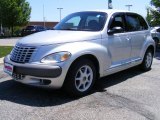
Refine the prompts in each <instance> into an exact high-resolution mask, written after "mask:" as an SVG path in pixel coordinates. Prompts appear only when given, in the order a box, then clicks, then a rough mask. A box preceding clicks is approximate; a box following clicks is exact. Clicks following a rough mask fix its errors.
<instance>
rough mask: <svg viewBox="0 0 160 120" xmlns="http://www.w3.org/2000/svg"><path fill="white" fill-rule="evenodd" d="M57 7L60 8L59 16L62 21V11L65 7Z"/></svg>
mask: <svg viewBox="0 0 160 120" xmlns="http://www.w3.org/2000/svg"><path fill="white" fill-rule="evenodd" d="M57 9H58V10H59V17H60V21H61V17H62V13H61V12H62V9H63V8H57Z"/></svg>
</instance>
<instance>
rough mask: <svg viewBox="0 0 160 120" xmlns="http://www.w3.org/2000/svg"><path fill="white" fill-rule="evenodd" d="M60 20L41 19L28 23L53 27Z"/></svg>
mask: <svg viewBox="0 0 160 120" xmlns="http://www.w3.org/2000/svg"><path fill="white" fill-rule="evenodd" d="M57 23H58V22H41V21H31V22H29V24H28V25H41V26H45V27H47V28H53V27H54V26H55V25H56V24H57Z"/></svg>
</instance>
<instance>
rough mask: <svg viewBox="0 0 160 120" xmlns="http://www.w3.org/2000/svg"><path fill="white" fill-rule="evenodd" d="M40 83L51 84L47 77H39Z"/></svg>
mask: <svg viewBox="0 0 160 120" xmlns="http://www.w3.org/2000/svg"><path fill="white" fill-rule="evenodd" d="M40 84H41V85H49V84H51V81H50V80H47V79H40Z"/></svg>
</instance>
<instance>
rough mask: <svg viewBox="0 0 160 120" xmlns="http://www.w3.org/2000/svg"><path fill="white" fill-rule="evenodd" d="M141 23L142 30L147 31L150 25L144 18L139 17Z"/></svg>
mask: <svg viewBox="0 0 160 120" xmlns="http://www.w3.org/2000/svg"><path fill="white" fill-rule="evenodd" d="M138 18H139V21H140V25H141V30H147V29H148V25H147V23H146V21H145V20H144V18H143V17H141V16H138Z"/></svg>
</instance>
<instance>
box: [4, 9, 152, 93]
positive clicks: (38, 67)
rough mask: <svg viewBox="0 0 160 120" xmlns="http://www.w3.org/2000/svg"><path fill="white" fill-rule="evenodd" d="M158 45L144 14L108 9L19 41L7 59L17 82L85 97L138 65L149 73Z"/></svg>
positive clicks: (73, 16)
mask: <svg viewBox="0 0 160 120" xmlns="http://www.w3.org/2000/svg"><path fill="white" fill-rule="evenodd" d="M154 52H155V42H154V40H153V39H152V37H151V35H150V28H149V26H148V24H147V23H146V21H145V20H144V19H143V17H141V16H140V15H138V14H136V13H132V12H126V11H117V10H106V11H85V12H77V13H73V14H70V15H69V16H67V17H65V18H64V19H63V20H62V21H61V22H60V23H59V24H58V25H56V26H55V28H54V30H50V31H44V32H40V33H35V34H33V35H30V36H27V37H24V38H22V39H21V40H19V41H18V42H17V44H16V46H15V47H14V48H13V50H12V52H11V53H10V54H9V55H8V56H6V57H5V59H4V71H5V72H6V73H8V74H9V75H10V76H12V77H13V79H14V80H15V81H17V82H21V83H24V84H28V85H32V86H38V87H50V88H55V89H58V88H61V87H63V88H64V89H65V90H66V92H68V93H70V95H74V96H82V95H86V94H87V93H88V92H89V91H90V90H91V89H92V87H93V85H94V83H95V81H96V80H98V78H101V77H104V76H107V75H110V74H113V73H116V72H119V71H122V70H125V69H128V68H131V67H133V66H137V65H139V66H140V67H141V68H142V69H143V70H145V71H147V70H150V68H151V65H152V60H153V56H154Z"/></svg>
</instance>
